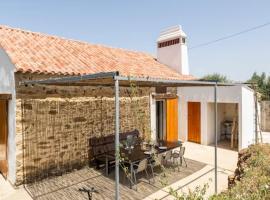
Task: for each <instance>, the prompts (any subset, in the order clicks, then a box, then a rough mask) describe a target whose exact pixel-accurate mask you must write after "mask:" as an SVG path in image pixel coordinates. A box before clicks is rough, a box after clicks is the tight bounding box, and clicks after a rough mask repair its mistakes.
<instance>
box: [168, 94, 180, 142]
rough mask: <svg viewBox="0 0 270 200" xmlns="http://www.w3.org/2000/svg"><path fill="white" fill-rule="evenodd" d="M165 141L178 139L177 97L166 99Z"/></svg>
mask: <svg viewBox="0 0 270 200" xmlns="http://www.w3.org/2000/svg"><path fill="white" fill-rule="evenodd" d="M166 109H167V110H166V111H167V112H166V134H167V141H170V142H175V141H178V99H167V106H166Z"/></svg>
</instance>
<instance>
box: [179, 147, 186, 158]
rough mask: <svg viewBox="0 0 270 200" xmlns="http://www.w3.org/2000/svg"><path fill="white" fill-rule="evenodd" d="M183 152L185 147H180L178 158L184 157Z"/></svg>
mask: <svg viewBox="0 0 270 200" xmlns="http://www.w3.org/2000/svg"><path fill="white" fill-rule="evenodd" d="M185 150H186V148H185V147H180V151H179V156H180V157H181V156H184V154H185Z"/></svg>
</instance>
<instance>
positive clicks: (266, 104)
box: [261, 101, 270, 132]
mask: <svg viewBox="0 0 270 200" xmlns="http://www.w3.org/2000/svg"><path fill="white" fill-rule="evenodd" d="M261 126H262V131H267V132H268V131H270V101H262V102H261Z"/></svg>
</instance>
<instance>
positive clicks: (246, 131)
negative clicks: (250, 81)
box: [239, 87, 255, 148]
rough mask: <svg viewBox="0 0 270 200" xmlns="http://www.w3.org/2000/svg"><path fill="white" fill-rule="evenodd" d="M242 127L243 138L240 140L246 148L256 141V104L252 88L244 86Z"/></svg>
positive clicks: (241, 145)
mask: <svg viewBox="0 0 270 200" xmlns="http://www.w3.org/2000/svg"><path fill="white" fill-rule="evenodd" d="M241 102H242V104H241V112H242V115H241V121H242V124H241V127H240V131H241V132H242V134H241V136H240V137H241V139H240V140H239V146H240V147H241V148H246V147H248V146H249V145H250V144H252V143H254V142H255V104H254V94H253V92H252V91H251V90H250V89H247V88H245V87H243V88H242V99H241Z"/></svg>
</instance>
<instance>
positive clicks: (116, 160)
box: [114, 79, 120, 200]
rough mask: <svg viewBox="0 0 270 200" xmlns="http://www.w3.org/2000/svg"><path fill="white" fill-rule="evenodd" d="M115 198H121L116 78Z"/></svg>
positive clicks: (116, 86) (117, 88) (116, 88)
mask: <svg viewBox="0 0 270 200" xmlns="http://www.w3.org/2000/svg"><path fill="white" fill-rule="evenodd" d="M114 84H115V86H114V89H115V199H116V200H119V153H120V152H119V81H118V79H116V80H115V83H114Z"/></svg>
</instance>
